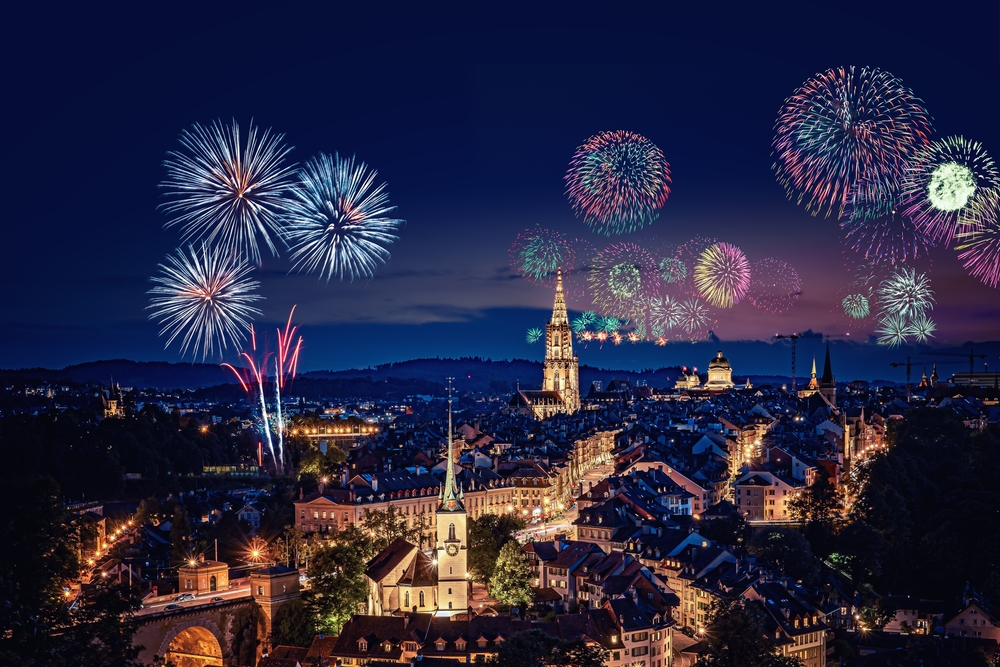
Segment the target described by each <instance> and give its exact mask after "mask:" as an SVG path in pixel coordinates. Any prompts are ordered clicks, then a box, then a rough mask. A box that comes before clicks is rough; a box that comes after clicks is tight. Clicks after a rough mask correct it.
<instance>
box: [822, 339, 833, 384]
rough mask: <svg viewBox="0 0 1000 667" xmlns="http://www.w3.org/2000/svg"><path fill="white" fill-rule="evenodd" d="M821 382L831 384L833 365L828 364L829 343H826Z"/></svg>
mask: <svg viewBox="0 0 1000 667" xmlns="http://www.w3.org/2000/svg"><path fill="white" fill-rule="evenodd" d="M820 382H822V383H823V384H833V366H831V365H830V344H829V343H827V344H826V361H824V362H823V377H822V378H821V379H820Z"/></svg>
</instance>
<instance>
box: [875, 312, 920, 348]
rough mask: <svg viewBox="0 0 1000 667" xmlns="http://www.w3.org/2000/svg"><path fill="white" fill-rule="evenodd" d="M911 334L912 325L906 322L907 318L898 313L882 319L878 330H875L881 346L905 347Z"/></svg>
mask: <svg viewBox="0 0 1000 667" xmlns="http://www.w3.org/2000/svg"><path fill="white" fill-rule="evenodd" d="M910 333H911V332H910V325H909V323H908V322H907V321H906V317H904V316H902V315H899V314H897V313H890V314H888V315H886V316H884V317H882V318H880V319H879V322H878V328H876V329H875V335H876V336H878V342H879V345H888V346H889V347H899V346H900V345H903V344H904V343H906V338H907V336H909V335H910Z"/></svg>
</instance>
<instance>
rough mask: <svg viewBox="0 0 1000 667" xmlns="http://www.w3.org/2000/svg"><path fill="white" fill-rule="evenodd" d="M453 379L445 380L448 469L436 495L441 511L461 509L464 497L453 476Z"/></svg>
mask: <svg viewBox="0 0 1000 667" xmlns="http://www.w3.org/2000/svg"><path fill="white" fill-rule="evenodd" d="M454 379H455V378H447V380H448V468H447V473H446V474H445V478H444V486H442V487H441V493H439V494H438V500H440V501H441V504H442V506H443V507H442V509H445V510H455V509H460V508H461V500H462V498H464V497H465V494H464V493H462V489H461V487H459V486H458V478H457V477H456V476H455V454H454V451H453V443H454V441H455V436H454V435H453V432H452V421H451V401H452V391H453V390H454V388H453V387H452V384H451V383H452V381H453V380H454Z"/></svg>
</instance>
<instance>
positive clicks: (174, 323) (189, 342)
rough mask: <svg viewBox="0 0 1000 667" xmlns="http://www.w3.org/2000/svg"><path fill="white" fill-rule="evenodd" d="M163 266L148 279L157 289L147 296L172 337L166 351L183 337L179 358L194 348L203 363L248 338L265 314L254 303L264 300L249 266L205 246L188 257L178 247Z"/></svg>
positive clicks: (153, 316) (192, 250) (190, 251)
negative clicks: (256, 319)
mask: <svg viewBox="0 0 1000 667" xmlns="http://www.w3.org/2000/svg"><path fill="white" fill-rule="evenodd" d="M159 267H160V273H159V275H156V276H153V277H152V278H150V282H152V283H155V284H156V287H153V288H152V289H151V290H149V292H147V294H152V295H153V297H152V298H151V299H150V300H149V306H147V310H149V309H151V310H152V311H153V312H152V313H150V315H149V319H151V320H158V321H159V323H160V325H161V329H160V335H161V336H162V335H165V334H166V335H167V336H168V337H167V342H166V345H164V347H165V348H166V347H169V346H170V344H171V343H173V342H174V340H176V339H178V337H179V338H180V343H181V356H186V355H187V353H188V350H189V349H190V350H191V351H192V353H193V356H194V357H197V356H198V354H199V351H200V354H201V358H202V360H204V359H206V358H208V357H209V356H214V355H215V353H216V351H218V352H219V353H220V354H221V353H222V351H224V350H226V349H227V348H228V347H229V346H230V345H232V346H233V347H237V346H238V343H239V341H242V340H245V339H246V331H247V330H248V329H249V328H250V322H251V320H252V319H253V317H254V316H259V315H261V312H260V311H259V310H258V309H257V308H255V307H253V306H252V305H251V304H252V303H254V302H256V301H259V300H261V299H263V298H264V297H262V296H260V295H258V294H256V293H255V290H256V289H257V288H258V287H259V286H260V283H259V282H258V281H256V280H252V279H250V278H249V275H250V273H251V272H252V271H253V266H252V265H251V264H250V263H248V262H246V261H245V260H242V259H239V258H238V257H237V256H236V255H235V254H232V253H230V254H227V255H223V254H221V253H219V252H217V251H215V250H213V249H212V248H211V247H210V246H209V245H208V244H207V243H202V245H201V252H200V253H199V252H198V251H196V250H195V248H194V246H193V245H189V246H188V253H185V252H184V249H183V248H178V249H177V254H176V255H167V261H166V263H164V264H160V265H159Z"/></svg>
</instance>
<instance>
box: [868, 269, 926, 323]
mask: <svg viewBox="0 0 1000 667" xmlns="http://www.w3.org/2000/svg"><path fill="white" fill-rule="evenodd" d="M878 304H879V313H880V314H881V315H882V316H883V317H885V316H886V315H890V314H891V315H899V316H900V317H902V318H903V319H904V320H909V319H912V318H914V317H916V316H917V315H919V314H921V313H923V312H924V311H925V310H932V309H933V308H934V290H932V289H931V288H930V280H929V279H928V278H927V274H924V273H917V272H916V271H915V270H914V269H910V268H906V267H902V268H899V269H897V270H896V271H894V272H893V273H892V275H890V276H889V277H888V278H886V279H885V280H883V281H882V282H881V283H880V284H879V287H878Z"/></svg>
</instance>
